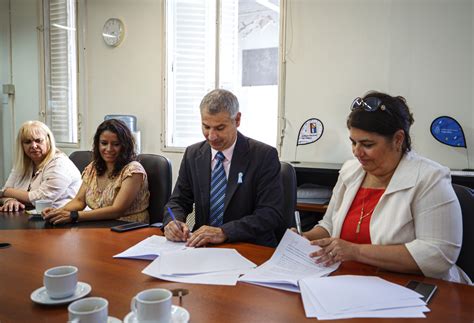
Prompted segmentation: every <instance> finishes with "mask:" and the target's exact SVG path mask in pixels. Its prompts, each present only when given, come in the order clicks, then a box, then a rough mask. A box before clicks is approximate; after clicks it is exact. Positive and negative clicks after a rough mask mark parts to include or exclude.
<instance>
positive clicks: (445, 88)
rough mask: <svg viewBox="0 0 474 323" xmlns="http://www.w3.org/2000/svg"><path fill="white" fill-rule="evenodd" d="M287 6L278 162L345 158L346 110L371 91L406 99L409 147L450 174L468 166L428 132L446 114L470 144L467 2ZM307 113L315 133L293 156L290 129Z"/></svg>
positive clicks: (333, 1)
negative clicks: (317, 124) (319, 128)
mask: <svg viewBox="0 0 474 323" xmlns="http://www.w3.org/2000/svg"><path fill="white" fill-rule="evenodd" d="M288 9H289V10H288V23H287V26H288V28H287V31H286V32H287V43H286V46H287V53H288V54H287V57H286V60H287V68H286V75H287V79H286V101H285V106H286V118H287V127H286V130H287V131H286V137H285V141H284V145H283V148H282V159H287V160H294V159H296V160H300V161H316V162H335V163H341V162H343V161H344V160H346V159H349V158H351V157H352V155H351V150H350V142H349V139H348V131H347V129H346V128H345V121H346V117H347V115H348V114H349V105H350V103H351V102H352V100H353V99H354V98H355V97H357V96H361V95H363V94H364V93H365V92H366V91H368V90H379V91H385V92H388V93H390V94H393V95H402V96H404V97H405V98H406V99H407V101H408V104H409V106H410V107H411V109H412V112H413V114H414V118H415V124H414V126H413V127H412V139H413V143H414V149H415V150H416V151H418V152H419V153H420V154H422V155H424V156H426V157H428V158H431V159H434V160H436V161H438V162H440V163H442V164H444V165H447V166H449V167H451V168H466V167H468V163H467V154H466V149H461V148H452V147H448V146H445V145H441V144H440V143H438V142H437V141H435V140H434V139H433V138H432V136H431V134H430V133H429V127H430V124H431V121H432V120H433V119H435V118H436V117H437V116H440V115H450V116H452V117H454V118H455V119H457V120H458V121H459V122H460V123H461V125H462V126H463V128H464V131H465V135H466V137H467V142H468V145H469V144H471V146H472V145H474V129H473V124H474V122H473V120H474V114H473V94H472V93H473V78H472V76H473V54H474V53H473V47H472V44H473V35H474V32H473V16H474V14H473V1H471V0H431V1H428V0H393V1H389V0H385V1H380V0H358V1H354V0H289V3H288ZM310 117H316V118H319V119H320V120H321V121H322V122H323V123H324V126H325V131H324V134H323V136H322V137H321V139H320V140H319V141H317V142H316V143H314V144H311V145H305V146H298V149H297V150H296V148H295V143H296V138H297V132H298V131H299V128H300V126H301V124H302V123H303V122H304V121H305V120H306V119H308V118H310ZM295 153H296V158H295ZM471 155H472V156H470V165H471V168H472V167H473V165H474V152H473V153H471Z"/></svg>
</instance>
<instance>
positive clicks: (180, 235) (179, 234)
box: [164, 220, 190, 241]
mask: <svg viewBox="0 0 474 323" xmlns="http://www.w3.org/2000/svg"><path fill="white" fill-rule="evenodd" d="M164 232H165V237H166V239H168V240H171V241H187V240H188V237H189V234H190V232H189V228H188V226H187V225H186V223H183V222H181V221H177V220H176V221H171V222H169V223H168V224H167V225H166V227H165V229H164Z"/></svg>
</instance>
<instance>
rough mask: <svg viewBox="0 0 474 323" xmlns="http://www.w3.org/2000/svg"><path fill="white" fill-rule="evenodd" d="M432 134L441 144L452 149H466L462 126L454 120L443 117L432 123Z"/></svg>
mask: <svg viewBox="0 0 474 323" xmlns="http://www.w3.org/2000/svg"><path fill="white" fill-rule="evenodd" d="M431 134H432V135H433V137H434V138H435V139H436V140H438V141H439V142H441V143H443V144H445V145H448V146H452V147H464V148H467V147H466V139H465V138H464V131H463V130H462V127H461V125H460V124H459V122H457V121H456V120H455V119H454V118H451V117H447V116H442V117H438V118H436V119H434V120H433V122H432V123H431Z"/></svg>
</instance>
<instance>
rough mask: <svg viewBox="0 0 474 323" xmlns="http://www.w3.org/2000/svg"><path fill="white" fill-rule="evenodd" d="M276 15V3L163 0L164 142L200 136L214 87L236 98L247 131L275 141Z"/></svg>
mask: <svg viewBox="0 0 474 323" xmlns="http://www.w3.org/2000/svg"><path fill="white" fill-rule="evenodd" d="M279 17H280V15H279V1H278V0H167V1H166V29H167V30H166V35H167V37H166V82H165V93H166V125H165V129H166V130H165V131H166V142H165V146H166V147H186V146H189V145H190V144H193V143H195V142H198V141H201V140H203V136H202V132H201V123H200V113H199V103H200V102H201V99H202V97H203V96H204V95H205V94H206V93H207V92H209V91H210V90H212V89H214V88H225V89H228V90H230V91H232V92H233V93H234V94H236V95H237V97H238V99H239V102H240V111H241V112H242V123H241V126H240V128H239V130H240V131H242V133H244V134H245V135H247V136H249V137H252V138H255V139H257V140H260V141H263V142H266V143H268V144H270V145H272V146H275V144H276V141H277V116H278V64H279V61H278V45H279ZM216 21H217V23H216Z"/></svg>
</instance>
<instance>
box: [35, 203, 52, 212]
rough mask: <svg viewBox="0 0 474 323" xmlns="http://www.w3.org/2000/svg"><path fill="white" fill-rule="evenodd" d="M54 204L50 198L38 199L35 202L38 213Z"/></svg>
mask: <svg viewBox="0 0 474 323" xmlns="http://www.w3.org/2000/svg"><path fill="white" fill-rule="evenodd" d="M51 206H53V202H52V201H50V200H38V201H36V202H35V210H36V213H38V214H40V213H41V212H43V210H44V209H46V208H48V207H51Z"/></svg>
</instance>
